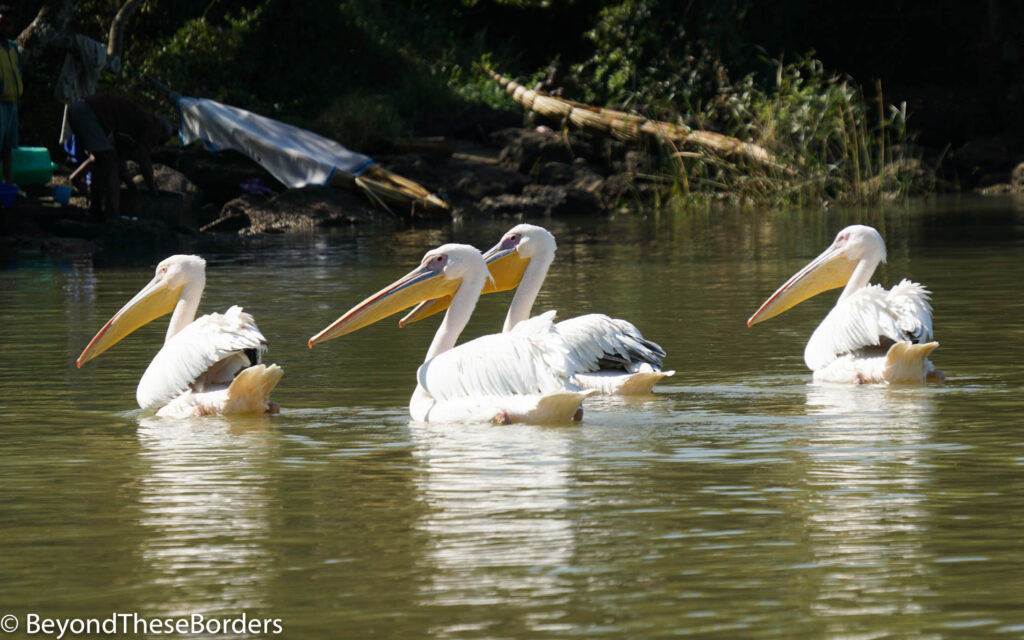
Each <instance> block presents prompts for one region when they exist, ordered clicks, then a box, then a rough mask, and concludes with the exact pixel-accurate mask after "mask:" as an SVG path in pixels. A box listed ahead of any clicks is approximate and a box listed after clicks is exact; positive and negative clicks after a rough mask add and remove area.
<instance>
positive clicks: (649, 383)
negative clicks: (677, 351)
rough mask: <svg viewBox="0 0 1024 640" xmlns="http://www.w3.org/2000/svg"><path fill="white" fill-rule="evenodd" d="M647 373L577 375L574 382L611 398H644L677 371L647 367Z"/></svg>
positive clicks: (608, 372)
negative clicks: (663, 379) (643, 396)
mask: <svg viewBox="0 0 1024 640" xmlns="http://www.w3.org/2000/svg"><path fill="white" fill-rule="evenodd" d="M646 369H647V370H646V371H637V372H635V373H626V372H625V371H594V372H591V373H577V374H575V375H573V377H572V382H573V384H575V385H576V386H578V387H580V388H581V389H594V390H596V391H598V392H600V393H602V394H604V395H610V396H642V395H647V394H649V393H651V390H652V389H653V388H654V385H656V384H658V382H659V381H660V380H661V379H662V378H666V377H668V376H671V375H674V374H675V371H658V370H655V369H651V368H650V367H646Z"/></svg>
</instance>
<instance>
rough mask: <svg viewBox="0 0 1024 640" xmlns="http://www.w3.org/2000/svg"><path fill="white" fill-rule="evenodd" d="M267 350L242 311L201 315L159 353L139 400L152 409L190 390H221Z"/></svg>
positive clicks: (141, 383) (138, 393)
mask: <svg viewBox="0 0 1024 640" xmlns="http://www.w3.org/2000/svg"><path fill="white" fill-rule="evenodd" d="M266 348H267V341H266V338H264V337H263V334H262V333H260V330H259V328H258V327H257V326H256V323H255V321H254V320H253V318H252V316H251V315H249V314H248V313H245V312H244V311H242V308H241V307H238V306H234V307H231V308H230V309H228V310H227V311H226V312H225V313H223V314H220V313H211V314H209V315H205V316H202V317H200V318H197V319H196V320H195V321H194V322H192V323H191V324H189V325H188V326H186V327H185V328H184V329H182V330H181V331H180V332H178V333H177V334H176V335H175V336H174V337H173V338H171V339H170V340H168V341H167V342H166V343H165V344H164V346H163V348H161V349H160V351H159V352H158V353H157V354H156V357H154V358H153V361H152V362H151V363H150V364H149V367H148V368H147V369H146V373H144V374H143V376H142V379H141V380H140V381H139V387H138V390H137V391H136V399H137V400H138V402H139V406H140V407H142V408H143V409H148V410H154V409H158V408H160V407H163V406H164V405H167V404H169V403H170V402H171V401H172V400H174V399H175V398H177V397H179V396H181V395H182V394H184V393H186V392H188V391H192V392H204V391H208V390H213V389H221V388H223V387H226V386H227V385H229V384H230V383H231V381H232V380H233V379H234V377H235V376H236V375H237V374H238V372H239V371H241V370H242V369H245V368H246V367H248V366H250V365H252V364H256V363H257V362H259V360H260V358H261V356H262V354H263V352H264V351H266Z"/></svg>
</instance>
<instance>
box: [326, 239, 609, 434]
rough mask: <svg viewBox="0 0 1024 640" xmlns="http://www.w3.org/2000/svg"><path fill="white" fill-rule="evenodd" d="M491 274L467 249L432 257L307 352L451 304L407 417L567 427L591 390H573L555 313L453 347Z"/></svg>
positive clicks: (453, 247)
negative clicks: (435, 302) (414, 311)
mask: <svg viewBox="0 0 1024 640" xmlns="http://www.w3.org/2000/svg"><path fill="white" fill-rule="evenodd" d="M488 277H489V275H488V269H487V265H486V263H485V262H484V259H483V256H481V255H480V252H479V251H478V250H477V249H475V248H474V247H471V246H469V245H462V244H446V245H443V246H441V247H439V248H437V249H434V250H433V251H428V252H427V254H426V255H425V256H424V257H423V261H422V262H421V263H420V266H419V267H417V268H416V269H414V270H413V271H411V272H410V273H409V274H407V275H406V276H404V277H402V278H400V279H399V280H397V281H395V282H394V283H393V284H391V285H389V286H387V287H385V288H384V289H381V290H380V291H378V292H377V293H375V294H373V295H372V296H370V297H369V298H367V299H366V300H363V301H362V302H360V303H359V304H357V305H356V306H355V307H353V308H352V309H350V310H349V311H348V312H346V313H345V314H344V315H343V316H341V317H340V318H338V320H336V321H335V322H333V323H332V324H331V325H330V326H328V327H327V328H325V329H324V330H323V331H321V332H320V333H318V334H316V335H315V336H313V337H312V338H310V339H309V346H310V347H311V348H312V347H313V345H315V344H319V343H321V342H325V341H327V340H330V339H332V338H337V337H339V336H342V335H345V334H347V333H351V332H353V331H356V330H358V329H361V328H363V327H365V326H367V325H370V324H373V323H374V322H377V321H378V320H382V319H384V318H386V317H388V316H390V315H392V314H394V313H398V312H399V311H402V310H404V309H407V308H408V307H411V306H413V305H415V304H418V303H419V302H422V301H424V300H430V299H433V298H438V297H443V296H451V306H450V307H449V308H448V312H447V313H446V314H445V317H444V320H443V321H442V322H441V326H440V328H439V329H438V330H437V333H436V334H435V335H434V340H433V342H431V344H430V348H429V349H428V350H427V355H426V358H425V360H424V362H423V364H422V365H420V367H419V369H418V370H417V372H416V390H415V391H414V392H413V395H412V399H411V400H410V401H409V414H410V415H411V416H412V418H413V419H414V420H419V421H422V422H467V421H468V422H486V421H493V422H497V423H500V424H508V423H510V422H531V423H547V422H567V421H570V420H572V419H573V418H574V417H576V416H577V413H578V411H579V409H580V403H582V401H583V399H584V398H585V397H587V395H589V394H590V393H592V392H587V391H581V390H580V389H579V388H578V387H576V386H575V385H573V384H571V383H570V382H569V381H568V379H569V376H570V371H569V364H568V354H567V352H566V349H565V347H564V344H563V343H562V341H561V340H560V339H559V338H558V334H557V333H556V332H555V330H554V329H553V327H552V318H553V315H554V314H546V315H545V316H541V317H538V318H534V319H533V320H530V321H529V322H525V323H522V324H521V325H520V327H517V328H516V329H515V330H514V331H510V332H509V333H500V334H492V335H486V336H482V337H480V338H476V339H475V340H471V341H469V342H466V343H464V344H461V345H459V346H455V343H456V341H457V340H458V338H459V334H461V333H462V330H463V329H464V328H465V327H466V324H467V323H468V322H469V318H470V316H471V315H472V313H473V309H474V308H475V307H476V303H477V300H478V299H479V298H480V292H481V290H482V289H483V286H484V282H485V281H486V280H487V279H488Z"/></svg>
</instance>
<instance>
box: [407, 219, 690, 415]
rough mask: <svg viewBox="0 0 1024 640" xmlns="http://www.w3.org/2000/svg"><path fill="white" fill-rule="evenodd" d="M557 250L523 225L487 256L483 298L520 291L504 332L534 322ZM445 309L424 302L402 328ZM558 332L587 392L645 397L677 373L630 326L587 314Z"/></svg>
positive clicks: (551, 239)
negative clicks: (490, 280) (489, 278)
mask: <svg viewBox="0 0 1024 640" xmlns="http://www.w3.org/2000/svg"><path fill="white" fill-rule="evenodd" d="M557 246H558V245H557V244H556V243H555V236H553V235H552V234H551V232H549V231H548V230H547V229H545V228H543V227H538V226H536V225H532V224H520V225H516V226H515V227H513V228H512V229H510V230H509V231H508V233H506V234H505V235H504V236H502V238H501V241H500V242H498V244H496V245H495V246H494V247H492V248H491V249H490V250H489V251H488V252H487V253H485V254H484V260H485V261H486V262H487V264H488V267H489V268H490V273H491V276H492V277H493V281H494V283H493V285H489V286H485V288H484V291H483V292H484V293H491V292H494V291H505V290H508V289H512V288H515V289H516V293H515V295H514V296H513V298H512V303H511V304H510V305H509V308H508V314H507V315H506V316H505V325H504V327H503V328H502V331H503V332H506V333H507V332H509V331H511V330H513V329H514V328H515V327H516V326H518V325H519V323H521V322H523V321H525V320H526V319H527V318H529V317H530V313H531V311H532V310H533V303H534V301H535V300H536V299H537V294H538V293H540V289H541V287H542V286H543V285H544V279H545V277H547V273H548V269H549V268H550V267H551V263H552V262H554V259H555V250H556V249H557ZM447 303H448V300H447V299H438V300H434V301H428V302H424V303H423V304H422V305H420V306H418V307H417V308H416V309H414V310H413V311H412V312H410V313H409V314H408V315H407V316H406V317H405V318H402V320H401V322H399V325H401V326H404V325H406V324H408V323H409V322H415V321H417V320H421V319H423V318H425V317H427V316H429V315H431V314H433V313H436V312H438V311H441V310H443V309H444V307H445V306H446V305H447ZM555 329H556V330H557V332H558V334H559V336H561V338H562V339H563V341H564V342H565V345H566V347H567V348H568V351H569V358H570V366H571V368H572V372H573V375H572V377H571V379H570V380H571V382H573V383H574V384H576V385H578V386H579V387H581V388H583V389H594V390H596V391H598V392H600V393H604V394H614V395H639V394H646V393H650V392H651V389H652V388H653V387H654V385H655V384H656V383H657V382H658V381H659V380H661V379H662V378H664V377H666V376H671V375H672V374H674V373H675V372H674V371H662V370H661V366H662V358H663V357H664V356H665V351H664V350H663V349H662V348H661V347H660V346H658V345H657V344H655V343H654V342H651V341H650V340H647V339H646V338H644V337H643V334H641V333H640V330H639V329H637V328H636V327H635V326H634V325H633V324H632V323H630V322H628V321H626V320H619V319H617V318H610V317H608V316H606V315H604V314H600V313H589V314H586V315H582V316H577V317H575V318H570V319H568V320H563V321H562V322H559V323H557V324H556V325H555Z"/></svg>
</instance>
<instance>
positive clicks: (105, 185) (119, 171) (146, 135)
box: [68, 94, 174, 220]
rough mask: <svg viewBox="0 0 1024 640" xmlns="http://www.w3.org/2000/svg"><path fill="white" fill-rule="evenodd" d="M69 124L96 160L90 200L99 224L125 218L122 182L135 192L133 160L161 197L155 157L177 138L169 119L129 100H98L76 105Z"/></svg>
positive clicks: (91, 98)
mask: <svg viewBox="0 0 1024 640" xmlns="http://www.w3.org/2000/svg"><path fill="white" fill-rule="evenodd" d="M68 120H69V122H70V123H71V130H72V132H73V133H74V134H75V136H76V138H77V139H78V143H79V145H80V146H81V148H82V149H84V150H85V151H87V152H88V153H91V154H92V155H93V157H95V159H96V160H95V162H96V166H95V170H94V175H93V181H92V193H91V194H90V202H91V209H92V214H93V217H94V218H96V219H97V220H104V219H106V217H117V216H120V215H121V181H122V180H123V181H124V182H125V183H126V184H127V186H128V189H129V190H134V189H135V183H134V182H133V181H132V179H131V175H130V174H129V173H128V165H127V163H126V162H125V160H126V158H127V157H131V158H132V159H134V160H135V161H136V162H138V163H139V169H140V170H141V171H142V177H143V179H144V180H145V182H146V187H147V188H148V189H149V190H150V191H152V192H154V193H155V192H156V183H155V182H154V181H153V161H152V159H151V157H150V154H151V152H152V150H153V149H154V148H155V147H157V146H159V145H161V144H163V143H164V141H166V140H167V139H168V138H169V137H170V136H171V135H172V134H173V133H174V127H173V125H171V123H170V121H169V120H168V119H167V118H164V117H162V116H156V115H154V114H152V113H150V112H149V111H147V110H146V109H143V108H142V107H140V106H139V105H137V104H136V103H134V102H132V101H131V100H129V99H127V98H122V97H119V96H112V95H101V94H98V95H94V96H88V97H85V98H82V99H80V100H77V101H75V103H74V104H72V105H71V107H70V108H69V109H68Z"/></svg>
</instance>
